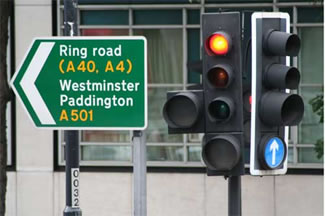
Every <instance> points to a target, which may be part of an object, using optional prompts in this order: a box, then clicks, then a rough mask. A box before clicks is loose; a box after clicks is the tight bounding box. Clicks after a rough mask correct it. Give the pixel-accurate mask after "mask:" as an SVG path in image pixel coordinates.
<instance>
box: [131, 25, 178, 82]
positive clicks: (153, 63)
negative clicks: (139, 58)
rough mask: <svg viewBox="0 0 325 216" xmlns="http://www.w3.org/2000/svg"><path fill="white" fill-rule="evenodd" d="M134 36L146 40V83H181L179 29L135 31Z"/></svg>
mask: <svg viewBox="0 0 325 216" xmlns="http://www.w3.org/2000/svg"><path fill="white" fill-rule="evenodd" d="M134 35H142V36H145V37H146V38H147V46H148V83H149V84H150V83H166V84H167V83H179V84H181V83H182V82H183V64H182V62H183V40H182V30H181V29H137V30H135V31H134Z"/></svg>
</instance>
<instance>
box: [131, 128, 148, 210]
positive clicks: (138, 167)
mask: <svg viewBox="0 0 325 216" xmlns="http://www.w3.org/2000/svg"><path fill="white" fill-rule="evenodd" d="M132 142H133V215H134V216H146V215H147V179H146V175H147V154H146V135H145V132H144V131H133V137H132Z"/></svg>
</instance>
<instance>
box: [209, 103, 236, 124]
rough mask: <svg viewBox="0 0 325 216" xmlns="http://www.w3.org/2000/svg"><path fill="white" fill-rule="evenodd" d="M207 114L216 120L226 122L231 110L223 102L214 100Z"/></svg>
mask: <svg viewBox="0 0 325 216" xmlns="http://www.w3.org/2000/svg"><path fill="white" fill-rule="evenodd" d="M209 113H210V115H211V116H212V117H214V118H215V119H217V120H221V121H223V120H227V119H228V118H229V117H230V113H231V108H230V106H229V104H228V103H227V102H226V101H224V100H218V99H217V100H214V101H213V102H211V104H210V105H209Z"/></svg>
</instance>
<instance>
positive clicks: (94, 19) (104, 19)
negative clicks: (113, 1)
mask: <svg viewBox="0 0 325 216" xmlns="http://www.w3.org/2000/svg"><path fill="white" fill-rule="evenodd" d="M128 22H129V12H128V11H127V10H111V11H107V10H94V11H80V24H81V25H127V24H128Z"/></svg>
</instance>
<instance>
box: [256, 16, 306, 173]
mask: <svg viewBox="0 0 325 216" xmlns="http://www.w3.org/2000/svg"><path fill="white" fill-rule="evenodd" d="M289 29H290V22H289V15H288V14H287V13H262V12H260V13H254V14H253V16H252V118H251V158H250V172H251V174H252V175H277V174H285V173H286V170H287V153H288V127H286V129H285V130H284V129H283V128H284V127H285V126H290V125H297V124H298V123H299V122H300V121H301V119H302V116H303V113H304V104H303V101H302V98H301V97H300V96H299V95H297V94H291V93H288V90H287V89H297V88H298V85H299V80H300V73H299V71H298V69H297V68H295V67H290V66H289V62H290V56H297V55H298V52H299V49H300V39H299V37H298V36H297V35H295V34H290V33H289ZM283 131H285V132H284V133H283Z"/></svg>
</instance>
